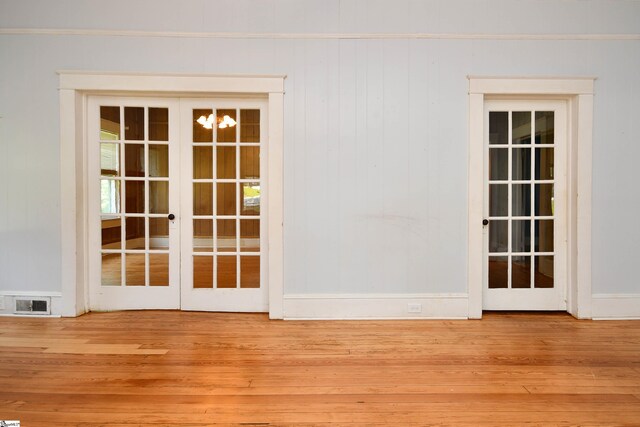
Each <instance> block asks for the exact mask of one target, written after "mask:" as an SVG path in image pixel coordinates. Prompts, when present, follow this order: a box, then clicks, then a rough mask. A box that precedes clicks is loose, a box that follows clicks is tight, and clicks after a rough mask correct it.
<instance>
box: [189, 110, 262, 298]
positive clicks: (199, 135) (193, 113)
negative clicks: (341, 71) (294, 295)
mask: <svg viewBox="0 0 640 427" xmlns="http://www.w3.org/2000/svg"><path fill="white" fill-rule="evenodd" d="M181 117H182V120H183V123H182V124H183V126H182V130H183V131H182V141H183V144H182V151H181V155H182V170H183V175H182V176H183V181H182V203H183V210H182V212H183V218H182V219H183V222H182V226H183V229H182V231H183V237H182V293H181V295H182V308H183V309H185V310H213V311H267V296H268V295H267V289H266V286H265V283H266V281H265V280H264V277H266V268H265V266H266V258H265V257H264V256H263V250H264V248H265V247H266V236H265V235H264V234H265V233H261V230H264V229H265V227H264V223H265V221H266V212H265V210H264V209H261V206H262V205H264V204H265V200H266V188H265V183H266V155H265V153H266V148H267V147H266V144H265V142H266V135H267V128H266V102H262V101H241V100H236V101H231V100H229V101H210V100H182V101H181Z"/></svg>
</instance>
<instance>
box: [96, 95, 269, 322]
mask: <svg viewBox="0 0 640 427" xmlns="http://www.w3.org/2000/svg"><path fill="white" fill-rule="evenodd" d="M87 120H88V126H87V129H88V135H87V144H88V149H87V162H88V168H87V170H88V177H87V183H88V185H87V200H88V219H89V224H88V227H89V246H90V248H89V250H90V268H89V271H90V308H91V309H92V310H120V309H183V310H206V311H267V309H268V300H267V286H266V280H265V278H266V277H267V271H266V266H267V262H266V261H267V260H266V256H265V252H266V251H265V249H266V246H267V236H266V232H265V230H266V228H265V224H266V209H264V208H263V206H266V200H267V189H266V187H265V183H266V172H267V171H266V164H267V162H266V156H267V154H266V153H267V144H266V139H267V138H266V135H267V134H268V133H267V129H266V126H267V125H266V123H267V117H266V101H263V100H240V99H204V98H203V99H187V98H120V97H90V98H89V102H88V110H87Z"/></svg>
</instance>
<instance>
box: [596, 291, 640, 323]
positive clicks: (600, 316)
mask: <svg viewBox="0 0 640 427" xmlns="http://www.w3.org/2000/svg"><path fill="white" fill-rule="evenodd" d="M592 318H593V319H594V320H604V319H618V320H625V319H640V294H594V295H593V300H592Z"/></svg>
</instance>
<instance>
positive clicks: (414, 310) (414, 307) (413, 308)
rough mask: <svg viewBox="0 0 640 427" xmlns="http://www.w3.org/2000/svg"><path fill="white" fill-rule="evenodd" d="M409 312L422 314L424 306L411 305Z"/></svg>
mask: <svg viewBox="0 0 640 427" xmlns="http://www.w3.org/2000/svg"><path fill="white" fill-rule="evenodd" d="M407 311H408V312H409V313H422V304H418V303H409V304H408V305H407Z"/></svg>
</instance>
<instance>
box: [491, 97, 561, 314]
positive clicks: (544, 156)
mask: <svg viewBox="0 0 640 427" xmlns="http://www.w3.org/2000/svg"><path fill="white" fill-rule="evenodd" d="M484 120H485V126H484V129H485V168H484V169H485V197H484V200H485V203H484V218H485V220H484V221H483V227H484V247H485V265H484V286H483V309H485V310H565V309H566V299H565V294H566V276H567V274H566V271H567V266H566V236H567V229H566V228H567V226H566V199H567V197H566V193H567V189H566V175H567V171H566V164H567V162H566V152H567V112H566V104H565V102H563V101H542V100H531V101H510V100H509V101H508V100H490V101H486V103H485V117H484Z"/></svg>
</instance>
